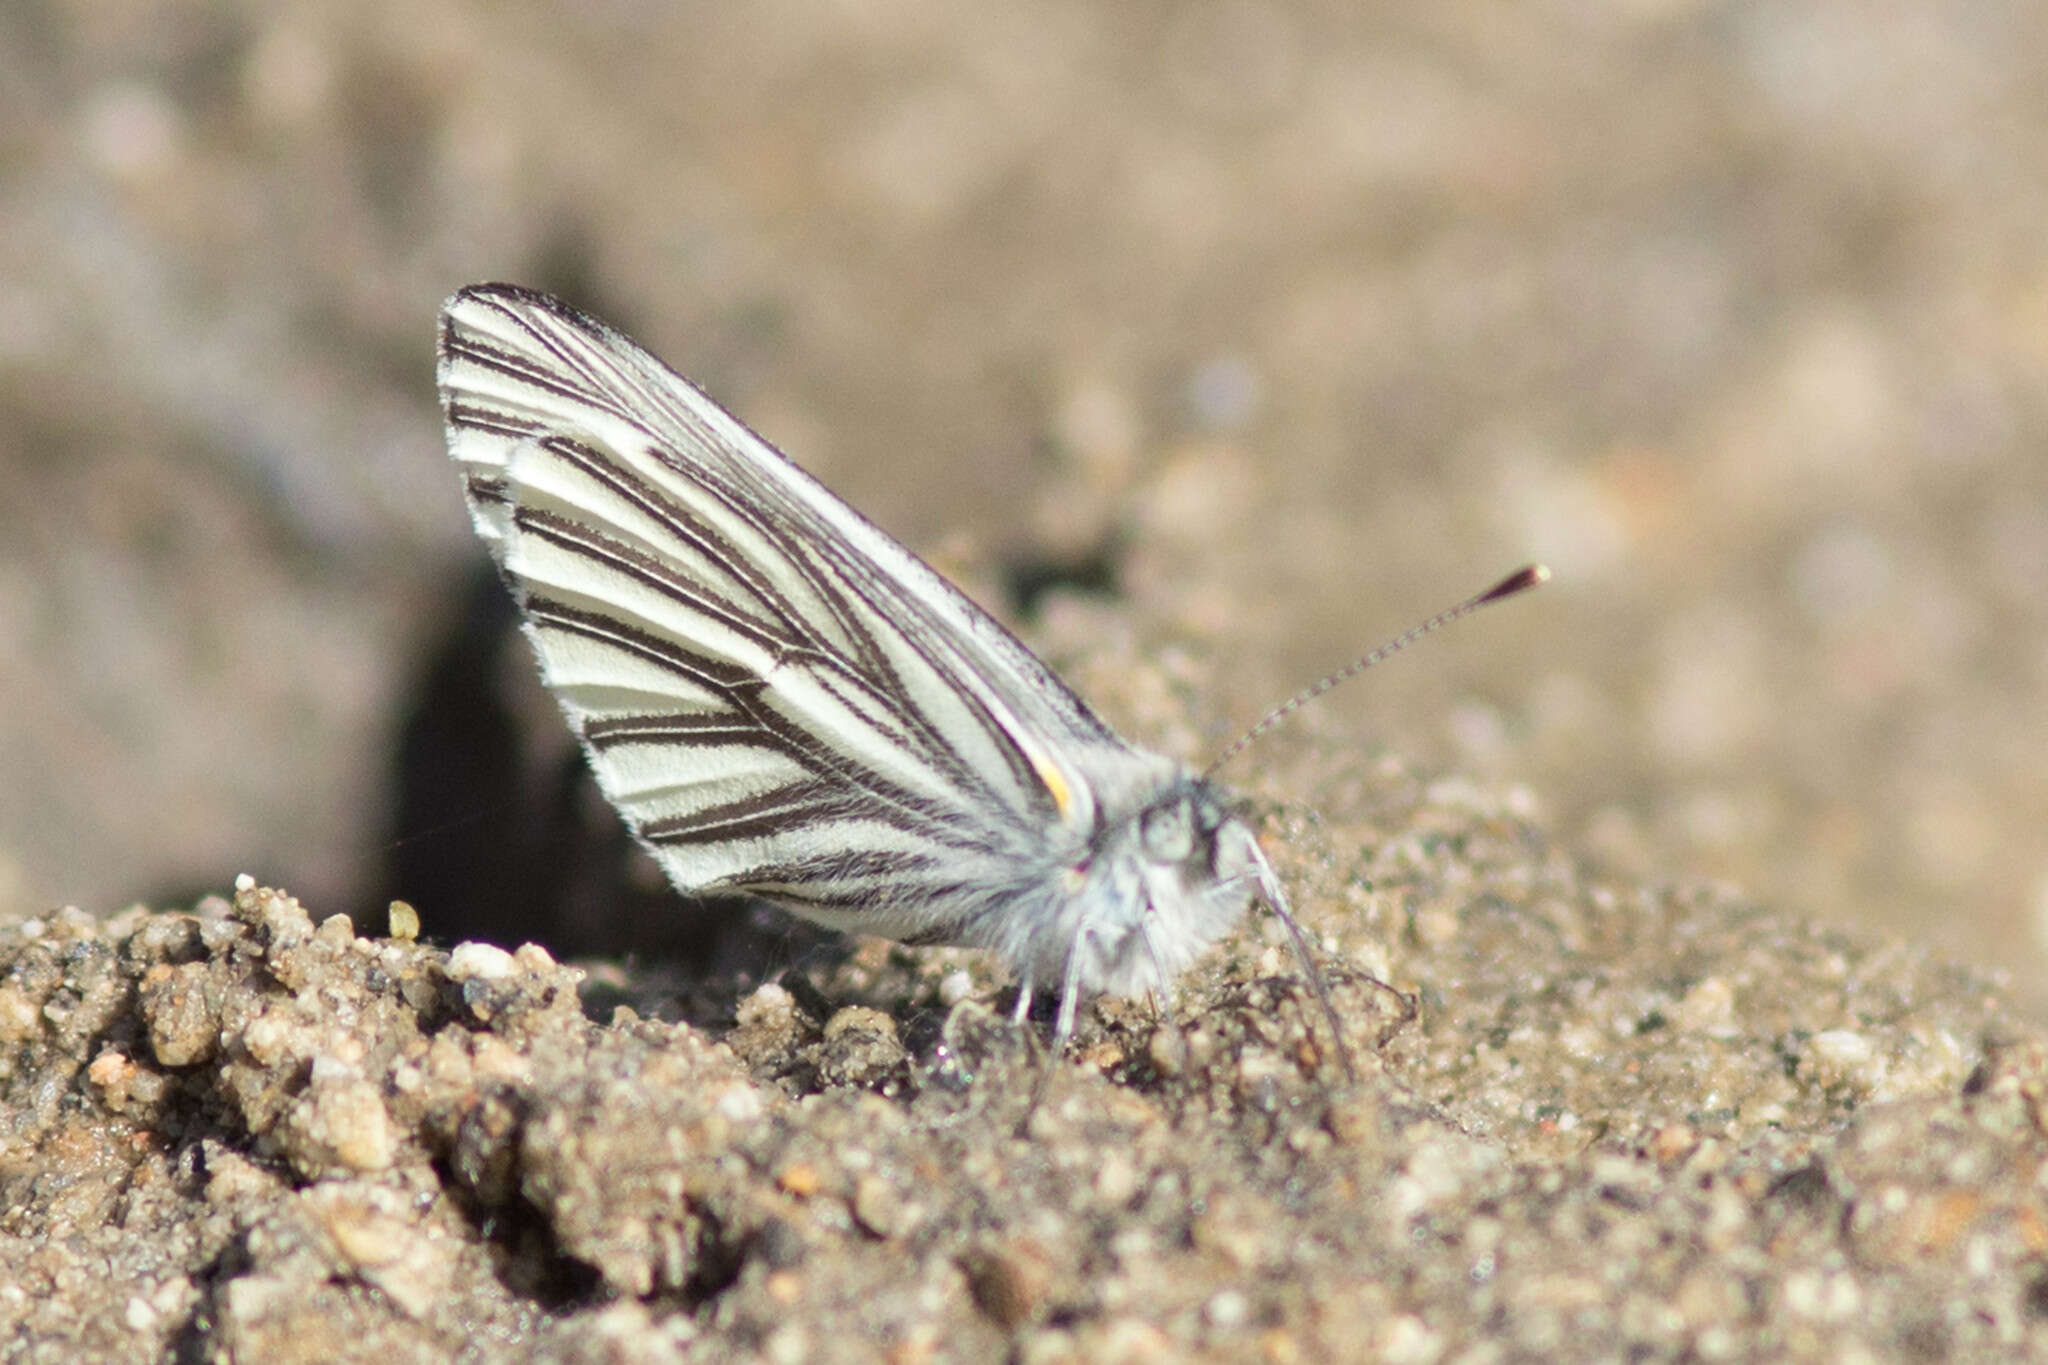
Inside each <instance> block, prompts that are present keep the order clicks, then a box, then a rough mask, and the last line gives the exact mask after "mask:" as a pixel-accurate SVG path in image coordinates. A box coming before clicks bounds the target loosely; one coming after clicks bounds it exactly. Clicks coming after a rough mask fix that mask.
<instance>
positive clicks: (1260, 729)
mask: <svg viewBox="0 0 2048 1365" xmlns="http://www.w3.org/2000/svg"><path fill="white" fill-rule="evenodd" d="M1549 581H1550V570H1549V569H1547V568H1545V567H1544V566H1543V565H1541V564H1525V565H1523V566H1522V567H1521V568H1519V569H1517V570H1515V571H1514V572H1513V573H1511V574H1509V575H1508V576H1507V577H1506V578H1503V579H1502V580H1501V581H1500V582H1498V583H1496V584H1494V585H1493V586H1492V587H1490V588H1488V589H1487V590H1486V591H1485V592H1482V593H1480V594H1479V595H1478V596H1476V597H1468V598H1466V599H1465V600H1464V601H1462V602H1460V603H1458V605H1457V606H1455V607H1452V608H1451V609H1450V610H1448V611H1440V612H1438V613H1437V614H1436V615H1434V616H1432V617H1430V618H1429V619H1428V620H1427V621H1424V622H1423V623H1422V624H1420V625H1417V626H1411V627H1409V628H1408V629H1407V630H1405V631H1402V632H1401V633H1400V634H1399V635H1397V636H1395V637H1394V638H1393V639H1391V640H1389V641H1387V642H1386V643H1385V644H1383V645H1381V646H1379V647H1378V648H1377V649H1374V650H1371V651H1370V652H1368V653H1365V654H1361V655H1359V656H1358V657H1357V658H1356V659H1353V660H1352V661H1351V662H1350V663H1348V664H1346V665H1344V667H1342V668H1340V669H1338V670H1337V671H1336V672H1335V673H1332V674H1330V675H1329V676H1327V677H1325V678H1323V679H1321V680H1320V681H1318V682H1314V683H1311V684H1310V685H1309V686H1307V687H1304V688H1303V689H1301V691H1299V692H1297V693H1295V694H1294V695H1293V696H1291V697H1289V698H1288V699H1287V700H1286V701H1283V702H1281V703H1280V704H1279V705H1278V706H1276V707H1274V708H1273V709H1272V710H1270V711H1268V712H1267V713H1266V714H1265V715H1263V716H1261V717H1260V718H1259V722H1258V724H1256V725H1254V726H1252V728H1251V729H1249V730H1247V731H1245V732H1244V733H1243V734H1242V735H1239V736H1238V737H1237V740H1236V742H1235V743H1233V744H1232V745H1231V746H1230V747H1229V748H1227V749H1225V750H1224V751H1223V752H1222V753H1221V754H1218V755H1217V756H1216V759H1215V761H1214V762H1212V763H1211V764H1210V765H1209V766H1208V768H1207V769H1206V770H1204V772H1203V773H1202V776H1204V777H1214V776H1215V775H1216V771H1217V769H1219V768H1221V767H1222V766H1223V765H1224V764H1226V763H1228V762H1229V761H1230V760H1231V759H1233V758H1236V757H1237V755H1238V754H1239V753H1240V752H1242V751H1243V750H1244V749H1245V748H1246V746H1248V745H1249V744H1250V743H1251V742H1252V741H1253V740H1255V739H1257V738H1258V737H1259V736H1260V735H1263V734H1265V733H1266V731H1268V730H1270V729H1272V728H1273V727H1274V726H1276V725H1278V724H1279V723H1280V722H1281V721H1283V720H1286V719H1287V718H1288V717H1289V716H1291V715H1293V714H1294V713H1295V712H1296V711H1299V710H1300V709H1301V708H1302V707H1304V706H1306V705H1308V704H1309V703H1310V702H1312V701H1314V700H1315V699H1316V698H1317V697H1320V696H1322V695H1323V693H1325V692H1327V691H1329V690H1330V689H1331V688H1333V687H1335V686H1337V685H1338V684H1339V683H1343V682H1349V681H1350V680H1351V679H1353V678H1355V677H1357V676H1358V675H1359V674H1361V673H1363V672H1365V670H1366V669H1368V668H1371V667H1372V666H1373V665H1374V664H1376V663H1378V662H1380V660H1382V659H1384V658H1386V657H1387V656H1388V655H1390V654H1398V653H1400V652H1401V651H1402V650H1404V649H1406V648H1408V646H1410V645H1412V644H1414V643H1415V642H1416V641H1417V640H1420V639H1421V638H1422V637H1423V636H1425V635H1428V634H1430V633H1431V632H1432V631H1437V630H1442V629H1443V628H1444V627H1445V626H1447V625H1449V624H1450V623H1451V622H1453V621H1455V620H1457V619H1458V618H1459V617H1461V616H1470V615H1471V614H1472V613H1473V612H1475V611H1478V610H1479V609H1480V608H1481V607H1484V606H1488V605H1491V604H1492V603H1495V602H1498V601H1501V600H1502V599H1503V598H1508V597H1513V596H1514V595H1515V594H1516V593H1519V592H1525V591H1527V590H1528V589H1530V588H1533V587H1535V586H1536V585H1537V584H1539V583H1547V582H1549Z"/></svg>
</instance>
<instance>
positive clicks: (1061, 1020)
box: [1052, 920, 1095, 1053]
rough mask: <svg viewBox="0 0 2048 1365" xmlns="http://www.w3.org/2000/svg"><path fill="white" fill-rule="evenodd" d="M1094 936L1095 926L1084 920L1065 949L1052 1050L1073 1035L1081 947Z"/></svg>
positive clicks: (1078, 1004)
mask: <svg viewBox="0 0 2048 1365" xmlns="http://www.w3.org/2000/svg"><path fill="white" fill-rule="evenodd" d="M1094 936H1095V926H1094V925H1093V924H1090V923H1088V922H1087V921H1086V920H1083V921H1082V922H1081V927H1080V928H1078V929H1076V930H1075V931H1074V946H1073V947H1071V948H1069V949H1068V950H1067V973H1066V980H1065V981H1063V982H1062V983H1061V984H1060V1012H1059V1014H1058V1016H1057V1017H1056V1018H1055V1019H1054V1021H1053V1026H1052V1050H1053V1051H1054V1052H1055V1053H1057V1052H1059V1051H1060V1049H1061V1048H1063V1047H1065V1046H1066V1042H1067V1039H1069V1038H1071V1037H1073V1035H1074V1012H1075V1010H1077V1009H1078V1008H1079V1007H1080V1004H1081V949H1082V946H1083V945H1084V944H1086V943H1087V942H1088V940H1089V939H1091V938H1093V937H1094Z"/></svg>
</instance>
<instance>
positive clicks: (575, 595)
mask: <svg viewBox="0 0 2048 1365" xmlns="http://www.w3.org/2000/svg"><path fill="white" fill-rule="evenodd" d="M440 383H441V390H442V399H443V405H444V410H445V414H446V418H447V423H448V428H449V444H450V449H451V451H452V452H453V454H454V456H455V458H456V460H457V461H458V463H460V464H461V466H462V468H463V470H464V474H465V480H466V487H467V490H468V495H469V501H470V508H471V513H472V517H473V519H474V520H475V522H476V525H477V529H478V532H479V533H480V534H481V535H482V536H483V538H484V539H485V541H486V543H487V544H488V545H489V546H490V547H491V550H492V553H493V555H494V557H495V558H496V560H497V562H498V564H499V566H500V568H501V569H502V571H503V572H504V574H505V576H506V578H507V579H508V580H509V581H510V583H511V584H512V586H513V588H514V590H515V592H516V593H517V594H518V595H519V598H520V602H521V605H522V607H523V609H524V613H523V614H524V616H525V619H526V628H527V632H528V635H529V636H530V637H531V639H532V640H533V642H534V647H535V649H536V652H537V653H538V654H539V656H540V659H541V663H542V669H543V673H544V676H545V677H546V680H547V682H548V683H549V685H550V687H551V688H552V689H553V690H554V691H555V693H556V695H557V696H558V697H559V698H560V700H561V702H562V705H563V709H564V711H565V712H566V713H567V715H568V717H569V719H570V722H571V724H572V725H573V726H574V727H575V729H576V731H577V733H578V735H579V736H580V737H581V739H582V740H583V742H584V745H585V747H586V749H587V750H588V752H589V754H590V758H591V763H592V766H593V767H594V769H595V770H596V772H597V775H598V778H599V781H600V784H601V785H602V786H603V787H604V790H605V794H606V795H607V797H609V798H610V799H611V800H612V801H613V803H614V804H615V805H617V806H618V807H619V809H620V810H621V811H622V813H624V814H625V816H626V818H627V820H628V821H629V823H630V824H631V825H632V826H633V827H634V829H635V831H636V832H637V833H638V834H639V836H640V837H641V838H642V840H643V841H645V842H646V843H647V844H648V846H649V847H650V848H651V849H652V850H653V851H654V853H655V855H656V856H657V857H658V858H659V859H660V860H661V861H662V862H663V864H664V867H665V870H667V871H668V873H669V874H670V876H671V878H672V879H673V880H674V881H675V882H676V883H677V884H678V885H679V886H682V887H684V888H686V889H695V890H718V889H730V890H739V891H746V892H750V893H755V894H762V895H768V896H772V897H774V898H776V899H780V900H783V901H785V902H787V903H789V904H791V905H793V906H795V907H796V908H798V909H803V910H807V911H809V912H811V913H814V914H816V915H818V916H819V917H821V918H826V919H828V920H832V921H833V922H839V923H845V924H847V925H849V926H850V927H858V928H864V929H870V930H872V931H874V932H880V933H890V932H892V930H895V931H901V930H902V929H903V928H904V927H905V926H907V927H909V928H915V929H920V930H927V931H928V930H931V929H932V928H933V927H934V926H933V924H932V921H931V919H930V917H929V913H928V912H927V911H921V910H920V909H919V906H920V903H922V904H923V905H925V906H929V905H930V904H931V903H933V902H939V901H949V900H958V899H959V897H960V896H961V893H962V890H963V887H969V886H972V887H977V888H981V889H983V890H984V892H988V893H993V892H995V891H997V890H999V889H1002V888H1005V887H1006V886H1009V885H1012V884H1016V883H1019V882H1021V881H1024V880H1026V879H1029V878H1034V877H1035V878H1042V877H1043V875H1044V872H1045V866H1046V862H1047V859H1048V857H1051V856H1054V855H1061V856H1064V854H1066V853H1068V852H1071V851H1074V850H1078V849H1081V848H1084V847H1085V840H1086V837H1087V835H1088V832H1089V830H1090V828H1091V826H1092V825H1093V823H1094V819H1095V795H1094V793H1095V790H1096V788H1097V786H1098V785H1099V781H1100V773H1101V771H1102V770H1104V769H1105V768H1107V769H1115V768H1116V767H1117V766H1118V765H1119V764H1121V763H1124V762H1126V760H1127V759H1130V758H1135V757H1136V755H1134V754H1132V752H1131V751H1130V750H1128V749H1127V748H1126V747H1125V746H1123V745H1122V743H1121V741H1118V740H1117V739H1116V738H1115V737H1114V736H1113V735H1111V734H1110V733H1109V732H1108V731H1107V730H1106V729H1105V728H1104V727H1103V726H1102V725H1101V724H1100V722H1098V721H1097V720H1096V719H1095V718H1094V716H1093V715H1092V714H1091V713H1089V712H1088V710H1087V708H1086V707H1085V706H1083V705H1082V704H1081V703H1080V701H1079V700H1078V699H1077V698H1075V697H1074V696H1073V694H1072V693H1071V692H1069V691H1068V690H1067V689H1066V687H1065V686H1064V685H1063V684H1061V683H1060V682H1059V681H1058V679H1057V678H1055V677H1054V676H1053V675H1052V673H1051V672H1050V671H1049V670H1047V669H1046V668H1045V667H1044V666H1043V665H1042V664H1040V663H1039V662H1038V661H1037V659H1035V658H1034V657H1033V656H1032V655H1031V654H1030V653H1029V652H1028V651H1026V650H1025V649H1024V648H1023V647H1022V646H1021V645H1020V644H1018V643H1017V642H1016V641H1015V640H1014V639H1013V638H1012V637H1011V636H1010V635H1009V634H1008V633H1007V632H1006V631H1004V630H1003V629H1002V628H1001V627H1000V626H999V625H997V624H996V623H995V622H994V621H993V620H992V619H991V618H989V617H988V616H986V615H985V614H984V613H982V612H981V611H980V610H979V609H978V608H976V607H975V606H974V605H973V604H972V603H970V602H969V601H968V600H967V599H966V598H965V597H964V596H962V595H961V594H960V593H959V592H958V591H957V590H956V589H954V588H953V587H952V586H951V585H950V584H947V583H946V582H945V581H944V580H943V579H941V578H939V577H938V575H937V574H935V573H933V572H932V571H931V570H930V569H929V568H927V567H926V566H925V565H924V564H923V563H922V562H920V561H919V560H917V559H916V558H915V557H914V556H912V555H911V554H910V553H909V552H908V551H906V550H904V549H902V547H900V546H899V545H897V544H896V543H895V542H894V541H892V540H890V539H889V538H888V537H887V536H886V535H884V534H883V533H882V532H881V531H879V530H878V529H876V528H875V527H874V526H873V525H872V524H870V523H869V522H867V521H866V520H864V519H863V518H861V517H860V516H859V515H858V514H856V513H854V512H853V511H851V510H850V509H849V508H847V507H846V506H845V505H844V504H842V503H841V502H839V501H838V500H837V499H836V498H834V497H833V496H832V495H831V494H830V493H828V492H827V491H825V489H824V488H823V487H822V486H820V485H819V484H817V483H816V482H815V481H814V480H812V479H811V478H810V477H809V476H808V475H806V474H804V473H803V472H802V471H801V470H799V469H797V468H796V467H795V466H794V465H792V464H790V463H789V462H788V461H787V460H785V459H784V458H783V457H782V456H781V455H779V454H778V453H776V452H775V451H774V450H773V449H771V448H770V447H769V446H768V445H767V444H766V443H765V442H763V441H762V440H760V438H758V437H756V436H755V435H754V434H753V433H752V432H750V431H748V430H747V429H746V428H745V427H744V426H743V425H741V424H740V423H739V422H738V421H736V420H735V419H733V418H732V417H731V416H729V415H728V414H726V413H725V412H724V411H723V410H722V409H720V408H719V407H718V406H717V405H716V404H714V403H712V402H711V401H710V400H709V399H708V398H706V397H705V396H704V395H703V394H701V393H700V392H699V391H698V390H696V389H695V388H694V387H692V386H691V385H690V384H689V383H688V382H687V381H685V380H684V379H682V378H681V377H680V376H678V375H676V374H675V373H674V372H673V371H671V370H669V369H668V368H667V367H666V366H664V365H662V364H661V363H660V362H659V361H657V360H655V359H654V358H653V357H652V356H650V355H648V354H647V353H646V352H644V351H642V350H641V349H640V348H639V347H638V346H636V345H635V344H633V343H632V342H630V341H628V340H627V339H626V338H624V337H623V336H621V335H619V334H618V333H616V332H614V331H612V330H611V329H609V328H607V327H605V326H604V325H603V324H601V323H598V322H595V321H594V320H592V319H589V318H586V317H584V316H583V315H581V314H579V313H577V312H575V311H574V310H572V309H569V308H568V307H566V306H565V305H562V304H560V303H558V302H556V301H555V300H552V299H549V298H547V297H545V296H543V295H538V294H533V293H530V292H528V291H525V290H520V289H515V288H511V287H508V286H498V285H486V286H479V287H477V288H474V289H469V290H464V291H463V292H462V293H460V294H458V295H457V296H456V297H455V298H454V299H452V300H451V301H450V302H449V305H448V307H447V310H446V312H445V314H444V317H443V325H442V339H441V363H440ZM1055 835H1058V836H1061V837H1060V838H1053V837H1050V836H1055ZM1062 840H1063V841H1064V844H1065V845H1066V847H1061V846H1060V845H1061V843H1062ZM884 900H886V901H887V902H888V904H887V906H884V905H882V904H881V902H883V901H884ZM903 936H909V935H907V934H904V935H903Z"/></svg>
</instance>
